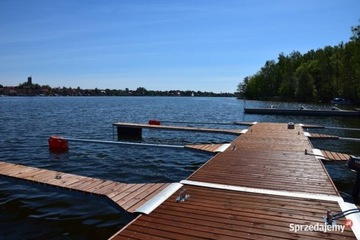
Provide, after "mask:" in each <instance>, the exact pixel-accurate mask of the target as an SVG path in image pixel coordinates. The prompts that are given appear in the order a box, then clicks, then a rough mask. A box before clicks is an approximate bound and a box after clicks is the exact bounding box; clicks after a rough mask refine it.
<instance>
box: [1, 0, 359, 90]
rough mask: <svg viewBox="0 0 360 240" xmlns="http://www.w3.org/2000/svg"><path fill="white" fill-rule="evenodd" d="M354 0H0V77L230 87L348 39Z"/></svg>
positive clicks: (99, 84)
mask: <svg viewBox="0 0 360 240" xmlns="http://www.w3.org/2000/svg"><path fill="white" fill-rule="evenodd" d="M359 9H360V1H359V0H271V1H268V0H263V1H260V0H246V1H245V0H221V1H219V0H217V1H215V0H184V1H172V0H163V1H161V0H154V1H151V0H146V1H145V0H143V1H140V0H108V1H100V0H98V1H95V0H76V1H75V0H0V84H2V85H5V86H17V85H18V84H19V83H23V82H25V81H26V80H27V77H28V76H32V77H33V82H34V83H38V84H40V85H50V86H51V87H63V86H65V87H74V88H76V87H81V88H83V89H87V88H99V89H106V88H109V89H125V88H129V89H136V88H137V87H145V88H146V89H148V90H195V91H198V90H199V91H212V92H234V91H236V87H237V84H238V83H239V82H241V81H242V80H243V78H244V77H246V76H249V75H253V74H255V73H256V72H257V71H258V70H259V69H260V68H261V67H262V66H263V65H264V63H265V61H267V60H277V57H278V55H279V54H280V53H284V54H286V55H287V54H289V53H291V52H292V51H294V50H296V51H300V52H301V53H305V52H307V51H308V50H310V49H318V48H323V47H324V46H334V45H338V44H339V43H340V42H347V41H348V40H349V38H350V36H351V26H355V25H358V24H360V22H359V19H360V10H359Z"/></svg>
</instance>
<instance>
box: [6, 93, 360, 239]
mask: <svg viewBox="0 0 360 240" xmlns="http://www.w3.org/2000/svg"><path fill="white" fill-rule="evenodd" d="M270 105H274V106H276V107H286V108H299V107H300V106H301V105H302V104H296V103H275V102H258V101H242V100H236V99H234V98H197V97H193V98H191V97H187V98H185V97H184V98H182V97H20V98H18V97H2V98H0V126H1V127H0V136H1V138H0V161H6V162H12V163H18V164H24V165H27V166H34V167H40V168H46V169H51V170H57V171H62V172H68V173H73V174H78V175H85V176H90V177H96V178H102V179H109V180H114V181H119V182H126V183H148V182H153V183H156V182H178V181H180V180H182V179H185V178H187V177H188V176H189V175H190V174H191V173H193V172H194V171H195V170H196V169H197V168H199V167H200V166H201V165H202V164H203V163H205V162H206V161H207V160H209V159H210V158H211V157H212V156H213V155H212V154H208V153H201V152H197V151H190V150H184V149H164V148H146V147H142V148H139V147H124V146H118V145H102V144H91V143H79V142H70V150H69V152H67V153H65V154H53V153H50V152H49V151H48V145H47V144H48V143H47V140H48V138H49V136H50V135H60V136H64V137H72V138H85V139H96V140H113V139H114V137H115V136H114V135H115V132H116V131H114V129H113V127H112V123H114V122H135V123H147V122H148V121H149V119H158V120H160V121H176V122H206V123H216V122H219V123H232V122H242V121H243V122H253V121H257V122H283V123H286V122H295V123H304V124H318V125H323V126H327V127H352V128H360V121H359V119H354V118H334V117H332V118H331V117H308V116H275V115H274V116H272V115H252V114H251V115H244V111H243V108H244V106H246V107H269V106H270ZM305 107H307V108H328V107H330V105H309V104H307V105H305ZM177 125H184V126H195V127H207V128H230V129H238V128H246V127H245V126H239V125H232V124H227V125H216V124H195V123H187V124H177ZM309 131H312V132H314V131H319V132H321V133H325V134H332V135H337V136H347V137H354V138H360V132H359V131H357V132H356V131H347V130H341V129H327V128H325V129H321V130H309ZM233 139H234V136H232V135H225V134H209V133H195V132H180V131H179V132H174V131H156V130H147V129H144V130H143V139H142V141H143V142H145V143H157V144H171V145H185V144H194V143H226V142H230V141H232V140H233ZM313 145H314V147H316V148H320V149H324V150H331V151H339V152H344V153H348V154H355V155H360V148H359V142H351V141H340V140H330V141H313ZM326 168H327V169H328V170H329V173H330V175H331V176H332V178H333V179H334V182H335V184H336V185H337V187H338V188H339V189H340V191H341V192H343V193H344V194H343V195H344V196H346V194H349V193H351V190H352V184H353V181H354V177H355V176H354V174H353V173H352V172H350V171H349V170H348V169H347V168H346V167H345V166H344V163H326ZM0 189H1V191H0V208H1V213H0V217H1V219H2V220H1V221H0V239H23V238H26V239H90V238H91V239H93V238H96V239H106V238H108V237H109V236H111V235H112V234H113V233H115V232H116V231H117V230H118V229H120V228H121V227H122V226H124V225H125V224H126V223H128V222H129V221H130V220H131V219H132V218H133V216H132V215H130V214H126V213H125V212H123V211H119V210H118V209H115V208H113V207H112V206H111V205H109V203H108V202H104V201H103V200H101V199H93V198H91V197H89V196H87V195H76V196H74V195H71V194H70V193H69V192H67V191H63V192H59V191H53V189H51V188H49V189H47V188H45V189H44V188H40V187H37V186H35V185H31V186H29V185H24V184H23V183H22V182H14V181H8V180H7V179H0Z"/></svg>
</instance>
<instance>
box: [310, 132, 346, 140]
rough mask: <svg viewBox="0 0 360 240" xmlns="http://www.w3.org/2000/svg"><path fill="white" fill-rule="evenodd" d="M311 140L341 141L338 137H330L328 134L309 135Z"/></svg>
mask: <svg viewBox="0 0 360 240" xmlns="http://www.w3.org/2000/svg"><path fill="white" fill-rule="evenodd" d="M309 138H311V139H334V140H336V139H339V137H338V136H334V135H328V134H320V133H309Z"/></svg>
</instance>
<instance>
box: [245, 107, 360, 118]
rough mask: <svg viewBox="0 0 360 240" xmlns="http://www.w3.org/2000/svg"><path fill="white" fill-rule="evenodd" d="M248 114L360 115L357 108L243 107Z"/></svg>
mask: <svg viewBox="0 0 360 240" xmlns="http://www.w3.org/2000/svg"><path fill="white" fill-rule="evenodd" d="M244 112H245V113H248V114H265V115H302V116H324V117H360V111H358V110H354V111H351V110H315V109H285V108H244Z"/></svg>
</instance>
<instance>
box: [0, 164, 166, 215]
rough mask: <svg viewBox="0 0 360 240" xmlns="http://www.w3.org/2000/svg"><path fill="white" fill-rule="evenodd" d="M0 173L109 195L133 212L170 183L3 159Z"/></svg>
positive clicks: (69, 188) (70, 189)
mask: <svg viewBox="0 0 360 240" xmlns="http://www.w3.org/2000/svg"><path fill="white" fill-rule="evenodd" d="M0 176H3V177H8V178H12V179H17V180H25V181H28V182H31V183H36V184H42V185H45V186H51V187H57V188H62V189H66V190H69V191H77V192H83V193H88V194H93V195H96V196H99V197H103V198H108V199H109V200H111V201H112V202H113V203H114V205H115V206H118V207H120V208H121V209H124V210H126V211H129V212H134V211H135V210H136V209H137V208H139V207H140V206H142V205H143V204H144V203H145V202H147V201H149V200H150V199H152V198H153V197H154V196H155V195H157V194H158V193H159V192H161V191H162V190H163V189H165V188H166V187H168V186H169V185H170V184H169V183H151V184H126V183H119V182H114V181H110V180H103V179H97V178H91V177H84V176H79V175H74V174H69V173H63V172H57V171H51V170H46V169H40V168H34V167H27V166H23V165H18V164H12V163H6V162H0Z"/></svg>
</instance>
